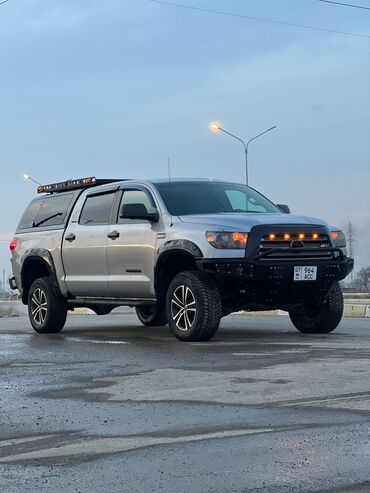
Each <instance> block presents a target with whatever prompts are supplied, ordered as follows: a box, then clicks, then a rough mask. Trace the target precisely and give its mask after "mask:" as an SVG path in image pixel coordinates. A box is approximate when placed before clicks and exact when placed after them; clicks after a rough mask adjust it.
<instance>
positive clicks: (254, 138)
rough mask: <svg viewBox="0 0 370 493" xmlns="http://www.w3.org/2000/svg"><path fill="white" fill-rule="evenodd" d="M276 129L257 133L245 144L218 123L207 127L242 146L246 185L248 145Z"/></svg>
mask: <svg viewBox="0 0 370 493" xmlns="http://www.w3.org/2000/svg"><path fill="white" fill-rule="evenodd" d="M276 127H277V125H274V126H273V127H270V128H268V129H267V130H264V131H263V132H261V133H259V134H258V135H256V136H254V137H252V138H251V139H249V140H248V141H247V142H245V141H244V140H243V139H241V138H240V137H237V136H236V135H234V134H232V133H230V132H228V131H227V130H225V129H224V128H222V127H221V125H220V124H219V123H217V122H213V123H211V124H210V125H209V128H210V129H211V130H212V131H213V132H223V133H224V134H227V135H229V136H230V137H233V138H234V139H236V140H238V141H239V142H241V143H242V144H243V147H244V153H245V183H246V185H248V184H249V179H248V174H249V173H248V149H249V144H250V143H251V142H253V141H254V140H256V139H258V138H259V137H262V135H265V134H267V132H271V130H274V129H275V128H276Z"/></svg>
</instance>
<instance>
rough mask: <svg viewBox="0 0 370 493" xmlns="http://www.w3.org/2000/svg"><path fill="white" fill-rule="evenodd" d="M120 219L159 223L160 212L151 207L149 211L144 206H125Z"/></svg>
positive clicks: (122, 208)
mask: <svg viewBox="0 0 370 493" xmlns="http://www.w3.org/2000/svg"><path fill="white" fill-rule="evenodd" d="M119 217H120V219H140V220H143V221H150V222H153V223H155V222H158V221H159V214H158V210H157V209H156V208H155V207H151V209H150V210H149V211H148V210H147V208H146V207H145V205H144V204H123V205H122V207H121V210H120V213H119Z"/></svg>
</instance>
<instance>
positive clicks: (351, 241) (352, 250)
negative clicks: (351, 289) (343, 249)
mask: <svg viewBox="0 0 370 493" xmlns="http://www.w3.org/2000/svg"><path fill="white" fill-rule="evenodd" d="M347 238H348V255H349V256H350V257H352V258H353V256H354V254H355V248H354V246H355V241H356V240H355V236H354V232H353V226H352V222H351V221H350V222H349V223H348V229H347ZM353 274H354V273H353V271H352V272H351V273H350V275H349V280H350V282H351V283H353V280H354V275H353Z"/></svg>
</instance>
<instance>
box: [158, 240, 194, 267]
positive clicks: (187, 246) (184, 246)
mask: <svg viewBox="0 0 370 493" xmlns="http://www.w3.org/2000/svg"><path fill="white" fill-rule="evenodd" d="M171 250H182V251H183V252H186V253H189V254H190V255H192V256H193V257H198V258H201V257H203V253H202V250H201V249H200V248H199V247H198V245H196V244H195V243H193V242H192V241H189V240H170V241H166V242H165V243H163V245H162V246H161V247H160V248H159V249H158V251H157V262H158V260H159V258H160V257H162V255H163V254H165V253H167V252H170V251H171Z"/></svg>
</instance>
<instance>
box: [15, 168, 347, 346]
mask: <svg viewBox="0 0 370 493" xmlns="http://www.w3.org/2000/svg"><path fill="white" fill-rule="evenodd" d="M38 192H39V195H38V196H37V197H36V198H35V199H34V200H33V201H32V202H31V203H30V204H29V206H28V207H27V209H26V211H25V213H24V214H23V216H22V218H21V220H20V222H19V225H18V228H17V231H16V235H15V237H14V238H13V240H12V242H11V244H10V249H11V251H12V267H13V274H14V276H13V277H12V278H11V280H10V284H11V287H12V288H13V289H15V288H18V289H19V291H20V293H21V296H22V301H23V303H24V304H26V305H28V311H29V317H30V321H31V324H32V326H33V328H34V329H35V330H36V331H37V332H39V333H56V332H59V331H61V330H62V328H63V326H64V324H65V321H66V316H67V311H68V310H73V309H74V308H75V307H88V308H90V309H92V310H93V311H94V312H95V313H97V314H98V315H105V314H108V313H110V312H111V311H112V310H113V309H114V308H115V307H117V306H120V305H128V306H133V307H135V308H136V312H137V315H138V317H139V319H140V321H141V322H142V323H143V324H145V325H151V326H161V325H166V324H167V323H168V324H169V327H170V329H171V331H172V333H173V334H174V336H175V337H177V338H178V339H180V340H182V341H205V340H209V339H211V338H212V337H213V336H214V335H215V333H216V331H217V329H218V326H219V323H220V320H221V318H222V317H224V316H226V315H228V314H230V313H231V312H235V311H239V310H268V309H278V308H279V309H283V310H286V311H288V312H289V315H290V318H291V320H292V322H293V324H294V326H295V327H296V328H297V329H298V330H300V331H301V332H305V333H328V332H331V331H332V330H334V329H335V328H336V327H337V325H338V324H339V322H340V320H341V318H342V314H343V297H342V292H341V288H340V286H339V282H338V281H340V280H341V279H344V278H345V277H346V276H347V275H348V274H349V273H350V272H351V270H352V268H353V260H352V259H351V258H348V257H347V254H346V248H345V247H346V242H345V237H344V235H343V233H342V231H340V230H339V229H338V228H332V227H329V226H328V225H327V224H326V223H325V222H324V221H322V220H320V219H314V218H311V217H305V216H294V215H291V214H290V211H289V208H288V207H287V206H284V205H280V206H278V205H275V204H273V203H272V202H271V201H270V200H268V199H267V198H266V197H264V196H263V195H261V194H260V193H258V192H257V191H255V190H254V189H252V188H250V187H247V186H245V185H240V184H234V183H227V182H222V181H215V180H195V179H183V180H173V181H171V182H169V181H165V180H152V181H142V180H97V179H95V178H93V177H90V178H84V179H79V180H69V181H66V182H62V183H55V184H51V185H46V186H40V187H39V188H38Z"/></svg>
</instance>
